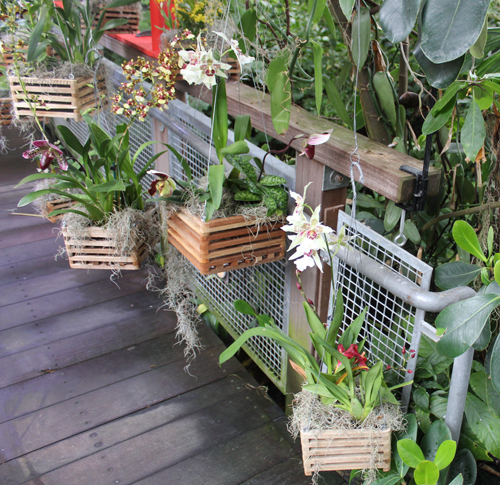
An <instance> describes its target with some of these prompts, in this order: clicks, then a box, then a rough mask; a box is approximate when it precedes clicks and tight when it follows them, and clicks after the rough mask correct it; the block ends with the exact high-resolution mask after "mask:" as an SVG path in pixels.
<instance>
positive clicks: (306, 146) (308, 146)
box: [299, 128, 333, 160]
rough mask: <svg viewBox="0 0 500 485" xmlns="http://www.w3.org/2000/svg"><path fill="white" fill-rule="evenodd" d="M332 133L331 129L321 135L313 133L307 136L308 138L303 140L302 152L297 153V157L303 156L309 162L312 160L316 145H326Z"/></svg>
mask: <svg viewBox="0 0 500 485" xmlns="http://www.w3.org/2000/svg"><path fill="white" fill-rule="evenodd" d="M332 133H333V128H332V129H331V130H327V131H325V132H323V133H314V134H312V135H311V136H309V138H307V139H306V140H304V143H303V144H302V151H301V152H300V153H299V157H300V156H301V155H305V156H306V157H307V158H308V159H309V160H312V159H313V158H314V153H315V151H316V145H322V144H323V143H326V142H327V141H328V140H329V139H330V136H331V135H332Z"/></svg>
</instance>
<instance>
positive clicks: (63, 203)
mask: <svg viewBox="0 0 500 485" xmlns="http://www.w3.org/2000/svg"><path fill="white" fill-rule="evenodd" d="M73 204H75V202H74V201H73V200H71V199H55V200H48V201H47V208H46V211H47V212H46V214H50V213H51V212H52V211H55V210H58V209H69V208H70V207H71V206H72V205H73ZM62 216H63V214H58V215H57V216H52V217H47V219H48V220H49V221H50V222H57V221H58V220H59V219H61V217H62Z"/></svg>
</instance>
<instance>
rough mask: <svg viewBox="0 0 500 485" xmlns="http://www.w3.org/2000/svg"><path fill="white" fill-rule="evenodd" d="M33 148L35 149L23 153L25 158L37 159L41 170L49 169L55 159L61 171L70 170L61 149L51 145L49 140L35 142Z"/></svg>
mask: <svg viewBox="0 0 500 485" xmlns="http://www.w3.org/2000/svg"><path fill="white" fill-rule="evenodd" d="M33 146H34V148H32V149H31V150H27V151H25V152H24V153H23V158H37V159H38V163H39V164H40V169H41V170H45V169H47V168H49V166H50V164H51V163H52V162H53V161H54V159H55V160H57V163H58V165H59V168H60V169H61V170H64V171H66V170H68V163H67V162H66V159H65V158H64V154H63V152H62V150H61V149H60V148H59V147H56V146H55V145H53V144H52V143H49V142H48V141H47V140H35V141H34V142H33Z"/></svg>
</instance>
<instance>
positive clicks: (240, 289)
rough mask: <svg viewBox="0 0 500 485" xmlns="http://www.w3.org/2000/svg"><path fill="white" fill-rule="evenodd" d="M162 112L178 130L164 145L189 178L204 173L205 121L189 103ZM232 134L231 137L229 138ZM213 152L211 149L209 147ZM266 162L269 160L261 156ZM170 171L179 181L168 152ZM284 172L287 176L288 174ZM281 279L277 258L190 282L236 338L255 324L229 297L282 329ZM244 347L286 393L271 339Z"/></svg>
mask: <svg viewBox="0 0 500 485" xmlns="http://www.w3.org/2000/svg"><path fill="white" fill-rule="evenodd" d="M167 115H168V116H169V117H170V118H172V120H173V121H172V122H175V126H176V127H177V128H179V127H181V128H182V129H181V130H179V129H177V130H176V132H174V131H173V130H169V132H168V140H169V144H171V145H172V146H173V147H174V148H175V149H176V150H177V151H178V152H179V153H181V154H182V156H183V157H184V158H185V159H186V162H187V163H188V165H189V166H190V168H191V170H192V175H193V179H194V180H198V179H199V178H200V177H202V176H204V175H205V173H206V170H207V167H208V163H209V162H208V160H209V158H208V156H209V155H208V154H209V151H210V150H209V142H210V119H209V118H207V117H206V116H204V115H202V114H200V113H199V112H197V111H195V110H193V109H192V108H190V107H189V106H186V105H176V104H175V103H172V106H171V108H170V109H169V110H168V112H167ZM181 135H182V136H181ZM231 138H232V137H231V135H230V140H231ZM193 139H196V140H197V141H198V142H203V143H204V145H205V148H206V149H205V150H204V151H203V153H202V152H201V151H200V150H198V149H196V148H194V147H193ZM195 144H196V145H197V146H199V144H197V143H195ZM249 145H250V146H251V144H249ZM212 152H213V153H214V150H212ZM260 152H262V151H261V150H259V149H258V148H257V147H255V146H251V152H250V153H251V154H255V155H256V156H260V157H261V158H262V154H263V152H262V153H260ZM268 158H270V157H268ZM271 158H272V157H271ZM212 163H213V162H212ZM273 163H274V164H275V165H276V164H281V165H284V164H283V163H282V162H281V161H279V160H271V161H270V163H269V168H271V170H272V167H273ZM267 165H268V160H266V166H267ZM170 173H171V175H173V176H174V177H176V178H180V179H182V177H183V174H184V172H183V169H182V167H181V165H180V163H179V161H178V160H177V158H176V157H175V156H173V155H172V154H171V156H170ZM287 176H288V178H290V173H289V172H288V173H287ZM286 282H287V271H286V262H285V261H278V262H274V263H268V264H263V265H260V266H255V267H251V268H245V269H240V270H235V271H230V272H227V273H224V274H222V275H221V277H219V276H217V275H211V276H203V275H201V274H199V273H198V272H197V273H196V281H195V282H194V284H195V288H196V291H197V293H198V295H199V297H200V298H201V299H202V300H203V301H204V302H205V303H206V304H207V305H208V306H209V308H210V309H211V310H212V311H213V312H214V313H215V314H216V315H217V317H218V319H219V321H220V322H221V323H222V325H223V326H224V328H225V329H226V330H227V331H228V332H229V333H230V334H231V335H232V336H233V337H234V338H237V337H238V336H239V335H241V334H242V333H243V332H244V331H245V330H247V329H248V328H251V327H252V326H255V325H257V322H256V320H255V319H254V318H252V317H250V316H248V315H243V314H241V313H239V312H237V311H236V310H235V309H234V306H233V301H235V300H237V299H243V300H246V301H247V302H248V303H250V305H252V307H254V309H255V310H256V311H257V312H258V313H265V314H268V315H269V316H271V317H272V318H273V319H274V321H275V323H276V325H277V326H278V327H279V328H280V329H282V330H284V331H285V332H286V331H287V323H288V304H287V301H288V297H287V295H288V289H287V283H286ZM245 350H246V351H247V352H248V353H249V355H250V356H251V357H252V359H253V360H254V361H255V362H256V364H257V365H258V366H259V367H260V368H261V369H262V370H263V371H264V372H265V373H266V375H267V376H268V377H269V378H270V379H271V380H272V381H273V382H274V383H275V384H276V386H277V387H279V388H280V389H281V390H282V391H285V369H286V365H284V363H285V354H284V351H283V350H282V348H281V347H280V346H279V345H277V344H276V343H274V342H273V341H271V340H270V339H264V338H262V337H254V338H252V339H251V340H250V341H249V342H248V345H246V348H245Z"/></svg>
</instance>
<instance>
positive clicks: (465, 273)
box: [435, 261, 481, 290]
mask: <svg viewBox="0 0 500 485" xmlns="http://www.w3.org/2000/svg"><path fill="white" fill-rule="evenodd" d="M480 272H481V268H480V267H479V266H476V265H475V264H468V263H462V261H453V262H451V263H445V264H442V265H441V266H438V267H437V268H436V273H435V281H436V286H437V287H438V288H441V289H442V290H450V289H451V288H456V287H457V286H465V285H468V284H469V283H470V282H471V281H472V280H474V278H475V277H476V276H477V275H478V274H479V273H480Z"/></svg>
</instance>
